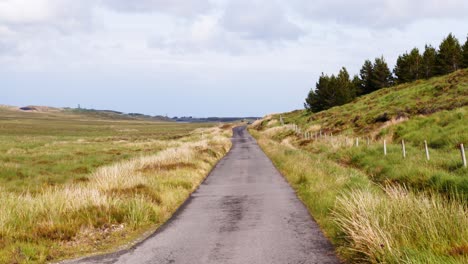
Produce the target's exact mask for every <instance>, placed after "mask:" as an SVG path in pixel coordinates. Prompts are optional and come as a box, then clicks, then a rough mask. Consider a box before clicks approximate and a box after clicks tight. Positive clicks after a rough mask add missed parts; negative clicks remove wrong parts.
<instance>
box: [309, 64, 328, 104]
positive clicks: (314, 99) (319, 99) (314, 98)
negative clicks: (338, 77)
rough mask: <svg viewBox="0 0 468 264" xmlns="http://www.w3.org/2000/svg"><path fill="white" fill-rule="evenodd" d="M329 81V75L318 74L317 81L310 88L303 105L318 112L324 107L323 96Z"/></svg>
mask: <svg viewBox="0 0 468 264" xmlns="http://www.w3.org/2000/svg"><path fill="white" fill-rule="evenodd" d="M329 83H330V77H328V76H327V75H325V74H323V72H322V75H320V77H319V80H318V82H317V83H316V84H315V89H311V90H310V92H309V94H308V96H307V98H306V101H305V103H304V107H305V108H306V109H307V110H309V111H311V112H320V111H322V110H324V109H325V108H326V104H325V101H324V100H323V97H324V96H325V95H326V94H327V93H328V92H327V91H326V90H328V86H329Z"/></svg>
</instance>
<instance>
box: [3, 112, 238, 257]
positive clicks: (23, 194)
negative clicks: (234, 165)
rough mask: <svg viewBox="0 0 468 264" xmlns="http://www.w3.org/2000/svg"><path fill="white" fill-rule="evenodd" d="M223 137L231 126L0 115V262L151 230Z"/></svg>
mask: <svg viewBox="0 0 468 264" xmlns="http://www.w3.org/2000/svg"><path fill="white" fill-rule="evenodd" d="M230 135H231V126H230V125H225V126H222V127H216V126H214V125H213V124H178V123H167V122H166V123H163V122H160V123H157V122H149V121H141V120H105V119H102V117H99V119H96V118H91V117H89V116H88V115H85V116H82V115H77V114H76V113H73V114H70V113H68V112H56V111H55V112H47V113H24V112H17V111H11V110H7V109H2V108H0V204H2V206H1V208H0V263H45V262H49V261H55V260H59V259H63V258H68V257H74V256H80V255H83V254H87V253H95V252H102V251H106V250H111V249H113V248H115V247H116V246H121V245H124V244H126V243H128V242H130V241H132V240H134V239H135V238H138V237H139V236H141V235H142V234H143V233H144V232H147V231H151V230H155V229H156V228H157V227H158V226H160V225H161V224H162V223H164V222H165V221H166V220H167V219H169V217H170V216H171V215H172V214H173V213H174V211H175V210H176V209H177V208H178V207H179V206H180V205H181V204H182V203H183V202H184V201H185V200H186V199H187V197H188V196H189V195H190V193H191V192H192V191H194V190H195V188H197V186H198V185H199V184H200V182H201V181H202V180H203V179H204V177H205V176H206V175H207V174H208V172H209V171H210V170H211V168H212V167H213V166H214V164H215V163H216V162H217V161H218V160H219V159H220V158H221V157H222V156H223V155H224V154H225V153H226V152H227V151H228V149H229V147H230V140H229V137H230Z"/></svg>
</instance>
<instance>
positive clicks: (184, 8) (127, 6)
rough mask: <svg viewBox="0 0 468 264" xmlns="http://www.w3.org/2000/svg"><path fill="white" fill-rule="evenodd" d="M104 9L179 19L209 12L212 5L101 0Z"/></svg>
mask: <svg viewBox="0 0 468 264" xmlns="http://www.w3.org/2000/svg"><path fill="white" fill-rule="evenodd" d="M102 4H104V5H105V6H106V7H108V8H110V9H113V10H116V11H119V12H124V13H126V12H136V13H146V12H156V13H165V14H172V15H176V16H178V17H179V18H187V17H193V16H197V15H200V14H204V13H207V12H209V11H210V10H211V9H212V7H213V6H212V4H211V2H210V1H207V0H190V1H186V0H138V1H135V0H102Z"/></svg>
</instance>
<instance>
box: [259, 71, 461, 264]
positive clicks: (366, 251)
mask: <svg viewBox="0 0 468 264" xmlns="http://www.w3.org/2000/svg"><path fill="white" fill-rule="evenodd" d="M281 121H283V123H284V125H282V122H281ZM295 127H298V128H299V131H297V129H296V128H295ZM250 131H251V133H252V134H253V135H254V136H255V137H256V138H257V140H258V142H259V145H260V146H261V147H262V148H263V150H264V151H265V153H266V154H267V155H268V156H269V157H270V158H271V159H272V161H273V163H274V164H275V166H276V167H277V168H278V169H279V170H280V171H281V172H282V174H283V175H284V176H285V178H286V179H287V180H288V182H289V183H290V184H291V186H292V187H293V188H294V189H295V190H296V192H297V194H298V196H299V197H300V198H301V200H302V201H303V202H304V203H305V204H306V206H307V207H308V209H309V210H310V212H311V214H312V215H313V217H314V218H315V219H316V220H317V222H318V223H319V225H320V227H321V228H322V229H323V231H324V232H325V234H326V235H327V236H328V237H329V238H330V239H331V240H332V242H333V243H334V245H335V246H336V248H337V252H338V254H339V255H340V256H341V257H342V258H343V259H344V260H347V261H349V262H350V263H356V262H358V263H362V262H363V263H467V261H468V239H467V237H468V168H466V167H464V166H463V163H462V160H461V155H460V144H462V143H463V144H464V145H465V148H464V149H465V151H466V150H467V149H466V146H467V145H468V70H460V71H457V72H454V73H452V74H449V75H446V76H441V77H436V78H432V79H429V80H420V81H416V82H413V83H408V84H404V85H399V86H395V87H391V88H386V89H382V90H379V91H377V92H374V93H371V94H368V95H366V96H363V97H360V98H357V99H356V100H355V101H353V102H351V103H349V104H346V105H342V106H339V107H334V108H331V109H329V110H326V111H322V112H319V113H310V112H307V111H305V110H297V111H293V112H289V113H282V114H274V115H269V116H267V117H265V118H263V119H261V120H258V121H256V122H255V123H254V124H252V126H251V128H250ZM320 135H321V136H320ZM402 141H404V143H405V150H406V156H405V157H404V156H403V151H402ZM424 141H426V142H427V145H428V152H429V155H430V156H429V158H430V159H429V160H428V159H427V157H426V151H425V144H424ZM384 142H385V143H386V150H387V154H386V155H385V154H384ZM357 143H358V144H357Z"/></svg>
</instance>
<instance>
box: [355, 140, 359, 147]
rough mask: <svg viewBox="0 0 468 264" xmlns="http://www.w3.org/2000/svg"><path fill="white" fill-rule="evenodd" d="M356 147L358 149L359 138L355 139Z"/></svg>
mask: <svg viewBox="0 0 468 264" xmlns="http://www.w3.org/2000/svg"><path fill="white" fill-rule="evenodd" d="M356 147H359V138H356Z"/></svg>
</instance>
